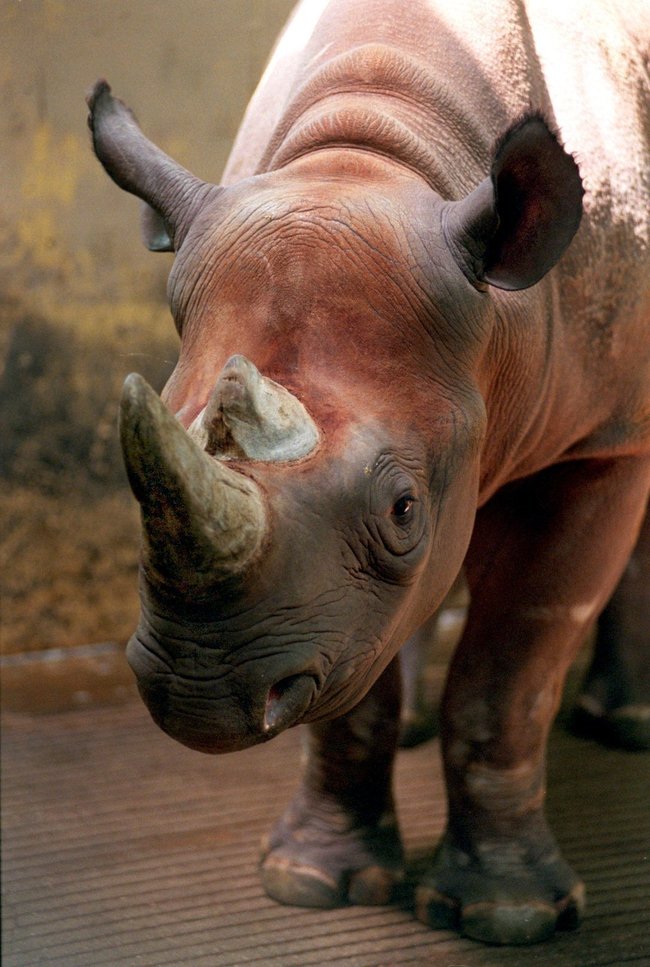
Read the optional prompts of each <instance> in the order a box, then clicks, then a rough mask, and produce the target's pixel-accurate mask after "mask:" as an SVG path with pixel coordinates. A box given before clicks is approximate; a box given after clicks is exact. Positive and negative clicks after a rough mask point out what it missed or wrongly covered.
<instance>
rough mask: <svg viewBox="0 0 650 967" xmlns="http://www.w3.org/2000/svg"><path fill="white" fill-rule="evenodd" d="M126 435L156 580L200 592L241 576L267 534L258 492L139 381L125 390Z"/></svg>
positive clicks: (134, 378)
mask: <svg viewBox="0 0 650 967" xmlns="http://www.w3.org/2000/svg"><path fill="white" fill-rule="evenodd" d="M120 436H121V441H122V449H123V451H124V460H125V463H126V469H127V473H128V477H129V482H130V484H131V488H132V490H133V493H134V494H135V496H136V498H137V499H138V501H139V503H140V506H141V510H142V520H143V527H144V538H145V547H144V559H145V567H146V568H147V570H148V571H149V573H150V575H151V576H152V577H153V578H154V579H155V580H157V581H158V582H160V583H162V584H164V585H169V586H171V587H173V588H174V589H176V590H178V589H179V588H182V589H183V590H184V591H187V592H193V591H194V592H197V591H200V590H201V589H206V588H209V587H210V586H213V585H214V584H215V583H216V582H218V581H220V580H224V579H225V578H228V577H231V576H234V575H236V574H238V573H240V572H241V571H242V570H243V569H244V568H245V567H246V566H247V565H248V564H249V563H250V562H251V561H252V560H253V559H254V558H255V557H256V555H257V554H258V553H259V551H260V549H261V546H262V542H263V540H264V536H265V533H266V513H265V508H264V504H263V502H262V497H261V494H260V490H259V488H258V487H257V485H256V484H255V483H254V482H253V481H251V480H250V479H249V478H248V477H246V476H244V475H243V474H241V473H237V472H236V471H235V470H231V469H230V468H229V467H227V466H224V464H222V463H219V462H218V461H216V460H214V459H213V458H212V457H210V456H208V454H206V453H204V452H203V451H202V450H201V448H200V447H199V446H197V444H196V443H195V442H194V441H193V440H192V439H191V437H190V436H189V435H188V433H187V432H186V430H185V429H184V428H183V427H182V426H181V424H180V423H179V422H178V420H177V419H176V417H175V416H173V415H172V413H170V411H169V410H168V409H167V407H166V406H165V405H164V403H163V402H162V400H161V399H160V397H159V396H158V395H157V393H155V392H154V390H153V389H152V388H151V387H150V386H149V384H148V383H147V382H146V381H145V380H144V379H143V378H142V377H141V376H138V375H137V374H131V375H130V376H128V377H127V380H126V382H125V384H124V391H123V394H122V403H121V409H120Z"/></svg>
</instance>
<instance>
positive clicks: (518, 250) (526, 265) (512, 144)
mask: <svg viewBox="0 0 650 967" xmlns="http://www.w3.org/2000/svg"><path fill="white" fill-rule="evenodd" d="M583 194H584V192H583V187H582V181H581V179H580V173H579V171H578V166H577V164H576V162H575V160H574V159H573V157H572V156H571V155H570V154H568V152H566V151H565V150H564V148H563V147H562V145H561V144H560V142H559V140H558V138H557V137H556V136H555V134H553V132H552V131H551V130H550V128H549V126H548V125H547V123H546V121H545V120H544V118H543V117H542V116H541V115H539V114H533V115H530V116H528V117H525V118H523V119H522V120H521V121H518V122H517V123H516V124H515V125H513V126H512V127H511V128H510V129H509V130H508V131H507V132H506V133H505V135H504V136H503V138H502V139H501V141H500V142H499V144H498V145H497V148H496V150H495V155H494V161H493V162H492V170H491V172H490V176H489V177H488V178H486V179H485V180H484V181H483V182H481V184H480V185H479V186H478V188H476V189H475V190H474V191H473V192H472V193H471V194H470V195H468V196H467V197H466V198H463V199H462V200H461V201H457V202H451V203H450V204H449V205H448V206H447V207H446V208H445V210H444V213H443V219H444V221H443V228H444V235H445V240H446V242H447V245H448V247H449V249H450V251H451V253H452V255H453V256H454V258H455V260H456V262H457V263H458V265H459V266H460V268H461V269H462V270H463V272H464V273H465V275H466V276H467V278H468V279H469V280H470V282H472V284H473V285H475V286H477V287H479V288H480V287H482V286H484V285H485V283H488V284H489V285H493V286H496V288H499V289H526V288H528V287H529V286H531V285H534V284H535V282H538V281H539V280H540V279H541V278H542V277H543V276H544V275H545V274H546V273H547V272H548V270H549V269H550V268H552V267H553V266H554V265H555V263H556V262H557V260H558V259H559V258H560V256H561V255H562V253H563V252H564V251H565V249H566V247H567V246H568V244H569V242H570V241H571V239H572V238H573V236H574V235H575V233H576V231H577V229H578V225H579V224H580V218H581V216H582V196H583Z"/></svg>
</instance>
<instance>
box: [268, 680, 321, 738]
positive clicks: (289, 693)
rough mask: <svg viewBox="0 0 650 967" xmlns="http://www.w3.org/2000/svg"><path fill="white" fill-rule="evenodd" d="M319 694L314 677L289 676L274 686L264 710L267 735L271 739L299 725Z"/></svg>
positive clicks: (270, 690)
mask: <svg viewBox="0 0 650 967" xmlns="http://www.w3.org/2000/svg"><path fill="white" fill-rule="evenodd" d="M317 693H318V683H317V681H316V678H315V676H314V675H305V674H300V675H289V676H288V677H287V678H282V679H281V680H280V681H279V682H276V683H275V685H272V686H271V688H270V689H269V692H268V695H267V697H266V705H265V709H264V725H263V728H264V732H265V733H266V735H267V736H268V737H269V738H271V737H272V736H274V735H277V734H278V732H282V731H283V730H284V729H288V728H291V726H292V725H297V724H298V723H299V722H300V721H301V720H302V719H303V718H304V716H305V715H306V714H307V712H308V710H309V708H310V707H311V705H312V703H313V701H314V699H315V698H316V695H317Z"/></svg>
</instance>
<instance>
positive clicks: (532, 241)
mask: <svg viewBox="0 0 650 967" xmlns="http://www.w3.org/2000/svg"><path fill="white" fill-rule="evenodd" d="M89 105H90V126H91V130H92V133H93V141H94V147H95V152H96V154H97V156H98V158H99V159H100V161H101V162H102V164H103V165H104V167H105V168H106V170H107V172H108V173H109V175H110V176H111V177H112V178H113V179H114V180H115V181H116V182H117V183H118V184H119V185H120V186H121V187H122V188H124V189H126V190H127V191H130V192H132V193H134V194H136V195H137V196H139V197H140V198H141V199H143V200H144V201H145V203H146V205H145V210H144V211H145V213H144V217H143V231H144V237H145V241H146V243H147V245H148V246H149V247H150V248H152V249H154V250H157V251H159V250H173V251H174V252H175V253H176V259H175V263H174V267H173V269H172V273H171V277H170V284H169V293H170V303H171V308H172V313H173V315H174V318H175V321H176V325H177V328H178V330H179V332H180V335H181V349H180V357H179V362H178V365H177V367H176V370H175V372H174V374H173V376H172V378H171V380H170V382H169V384H168V385H167V387H166V388H165V391H164V393H163V398H162V399H161V398H159V397H158V396H157V394H156V393H155V392H154V391H153V390H152V389H151V388H150V387H149V386H148V385H147V384H146V383H145V382H144V380H142V379H141V378H140V377H138V376H130V377H129V378H128V379H127V382H126V385H125V389H124V394H123V399H122V407H121V439H122V445H123V450H124V457H125V461H126V466H127V471H128V476H129V481H130V483H131V487H132V489H133V492H134V494H135V496H136V498H137V500H138V501H139V503H140V507H141V514H142V527H143V543H142V566H141V620H140V624H139V627H138V629H137V631H136V632H135V634H134V635H133V637H132V639H131V641H130V643H129V647H128V658H129V661H130V663H131V666H132V668H133V670H134V672H135V674H136V676H137V680H138V685H139V688H140V691H141V694H142V696H143V698H144V700H145V702H146V704H147V706H148V707H149V709H150V711H151V714H152V716H153V718H154V719H155V721H156V722H157V723H158V724H159V725H160V726H161V727H162V728H163V729H164V730H165V731H166V732H168V733H169V734H170V735H172V736H173V737H174V738H176V739H178V740H179V741H181V742H183V743H185V744H187V745H189V746H190V747H192V748H196V749H200V750H202V751H207V752H225V751H231V750H235V749H240V748H244V747H246V746H249V745H252V744H254V743H257V742H260V741H263V740H265V739H268V738H270V737H272V736H273V735H275V734H277V733H278V732H280V731H281V730H283V729H285V728H287V727H290V726H292V725H295V724H297V723H299V722H314V721H318V720H320V719H325V718H332V717H335V716H338V715H341V714H343V713H345V712H346V711H347V710H349V709H350V708H352V707H353V706H354V705H355V704H356V703H357V702H358V701H359V700H360V699H361V698H362V696H363V695H364V694H365V693H366V692H367V691H368V689H369V688H370V687H371V686H372V684H373V682H374V681H376V679H377V678H378V677H379V675H380V674H381V672H382V671H383V669H384V668H385V667H386V666H387V665H388V663H389V662H390V661H391V660H392V658H393V657H394V656H395V654H396V652H397V650H398V649H399V647H400V646H401V644H402V643H403V642H404V640H405V639H406V638H407V637H408V635H409V634H411V633H412V632H413V631H414V630H415V629H416V628H417V627H418V626H419V624H421V622H422V621H423V620H424V619H425V618H426V617H427V616H428V615H429V614H430V613H431V612H432V611H433V610H434V609H435V607H437V605H438V604H439V603H440V601H441V600H442V598H443V597H444V595H445V593H446V592H447V590H448V589H449V587H450V586H451V584H452V582H453V581H454V579H455V577H456V575H457V573H458V571H459V569H460V567H461V564H462V560H463V556H464V554H465V551H466V548H467V545H468V542H469V539H470V535H471V530H472V526H473V521H474V515H475V511H476V506H477V500H478V493H479V486H480V476H481V453H482V449H483V445H484V440H485V436H486V428H487V415H486V405H485V399H486V384H485V375H484V364H483V360H484V358H485V353H486V347H487V346H488V345H489V342H490V339H491V337H492V334H493V330H494V325H495V310H494V306H493V304H492V302H491V300H490V298H489V296H488V295H486V292H485V290H486V288H487V286H488V285H493V286H498V287H501V288H506V289H516V288H524V287H526V286H529V285H532V284H533V283H534V282H536V281H537V280H538V279H539V278H541V276H542V275H544V274H545V272H546V271H547V270H548V268H550V267H551V265H552V264H554V262H555V261H556V260H557V258H558V257H559V255H560V254H561V252H562V251H563V250H564V248H565V247H566V245H567V244H568V241H569V240H570V238H571V236H572V235H573V233H574V231H575V229H576V228H577V223H578V220H579V217H580V197H581V186H580V181H579V178H578V176H577V173H576V170H575V165H574V163H573V160H572V159H571V158H569V156H568V155H566V154H565V153H564V151H563V149H562V148H561V147H560V146H559V144H558V143H557V141H556V139H555V138H554V137H553V135H552V134H551V133H550V132H549V131H548V129H547V127H546V125H545V124H544V123H543V122H542V121H541V120H540V119H539V118H532V119H529V120H528V121H526V122H524V123H522V124H519V125H517V126H515V128H513V130H512V131H511V132H510V135H509V137H508V138H507V139H505V140H504V142H503V143H502V145H501V146H500V148H499V150H498V152H497V155H496V157H495V161H494V163H493V168H492V172H491V174H490V176H489V177H488V178H486V180H485V181H484V182H483V183H482V184H481V185H479V187H478V188H476V189H475V190H474V191H473V192H471V193H470V194H468V195H467V196H466V197H465V198H464V199H461V200H459V201H455V202H449V201H443V200H442V199H441V198H439V197H438V196H437V195H435V193H434V192H433V191H432V189H431V188H430V187H429V185H427V184H426V182H425V181H424V180H423V179H422V178H420V177H418V176H417V175H414V174H413V172H411V171H409V170H407V169H406V168H405V167H404V166H401V165H395V164H391V163H389V162H387V161H386V160H385V159H381V158H375V157H373V156H372V155H371V154H370V153H368V152H361V151H359V152H355V151H349V150H348V151H346V150H343V151H336V152H331V151H330V152H327V151H319V152H315V153H314V155H313V156H307V157H304V158H298V159H296V160H295V161H293V162H292V163H291V164H288V165H286V166H285V167H283V168H281V169H279V170H277V171H269V172H266V173H262V174H259V175H256V176H254V177H252V178H248V179H245V180H244V181H242V182H240V183H238V184H237V185H234V186H230V187H227V188H223V187H218V186H215V185H210V184H207V183H205V182H202V181H200V180H199V179H197V178H196V177H194V176H193V175H192V174H190V173H189V172H188V171H186V170H185V169H183V168H181V167H180V166H179V165H177V164H176V163H175V162H174V161H172V160H171V159H170V158H168V157H167V156H166V155H165V154H163V152H162V151H160V149H158V148H157V147H155V146H154V145H153V144H151V143H150V142H149V141H148V140H147V139H146V138H145V137H144V135H143V134H142V132H141V131H140V129H139V127H138V126H137V124H136V122H135V120H134V118H133V116H132V114H131V113H130V111H129V110H128V109H127V108H126V107H125V106H124V105H123V104H122V103H121V102H120V101H118V100H116V99H115V98H114V97H113V96H112V95H111V92H110V88H109V87H108V85H106V84H105V83H104V82H100V83H98V84H97V85H96V87H95V90H94V91H93V93H92V95H91V97H90V99H89ZM334 155H336V157H334ZM540 172H544V173H540ZM541 181H543V183H544V192H543V195H542V194H541V193H540V188H539V183H540V182H541ZM529 196H530V199H531V201H530V204H529V203H528V201H527V199H528V198H529Z"/></svg>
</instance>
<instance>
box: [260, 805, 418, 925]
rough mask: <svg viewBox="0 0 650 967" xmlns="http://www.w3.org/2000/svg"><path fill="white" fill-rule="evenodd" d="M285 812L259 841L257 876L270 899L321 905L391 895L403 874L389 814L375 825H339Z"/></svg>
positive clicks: (371, 902) (376, 902)
mask: <svg viewBox="0 0 650 967" xmlns="http://www.w3.org/2000/svg"><path fill="white" fill-rule="evenodd" d="M290 813H291V811H290ZM290 813H289V815H288V817H287V816H285V817H283V818H282V819H281V820H280V821H279V823H277V825H276V826H275V828H274V829H273V831H272V832H271V834H270V836H268V837H267V839H266V841H265V843H264V844H263V847H262V864H261V872H262V882H263V885H264V889H265V890H266V893H267V894H268V895H269V896H270V897H271V898H272V899H274V900H277V901H278V902H280V903H285V904H289V905H292V906H300V907H324V908H332V907H340V906H344V905H346V904H348V903H351V904H355V905H359V906H381V905H385V904H388V903H390V902H391V901H392V900H393V899H394V897H395V894H396V892H397V889H398V887H399V885H400V884H401V883H402V882H403V879H404V872H403V867H402V847H401V842H400V838H399V833H398V830H397V824H396V822H395V818H394V816H388V817H385V818H384V819H383V820H382V821H381V822H380V823H379V824H378V825H377V826H375V827H366V828H348V829H342V828H340V827H339V826H337V824H335V823H329V822H324V821H323V819H322V817H321V818H316V817H314V818H310V817H302V818H301V819H300V820H299V821H298V822H296V820H295V817H292V816H291V814H290Z"/></svg>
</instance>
